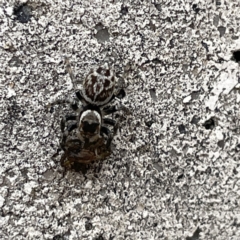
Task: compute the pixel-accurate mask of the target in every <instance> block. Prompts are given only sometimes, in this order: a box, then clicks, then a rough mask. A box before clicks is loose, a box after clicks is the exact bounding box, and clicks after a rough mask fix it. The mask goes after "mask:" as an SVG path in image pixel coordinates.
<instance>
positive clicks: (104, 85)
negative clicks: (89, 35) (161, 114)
mask: <svg viewBox="0 0 240 240" xmlns="http://www.w3.org/2000/svg"><path fill="white" fill-rule="evenodd" d="M119 93H120V94H118V95H116V94H115V76H114V73H113V70H110V69H109V68H108V65H107V64H105V65H104V66H101V67H98V68H97V69H95V70H92V71H90V73H89V74H88V75H87V77H86V78H85V80H84V82H83V89H82V90H81V91H78V92H77V93H76V96H77V98H78V100H79V101H80V102H81V105H80V106H79V104H77V103H73V104H72V108H73V110H75V111H76V112H77V114H74V115H69V116H67V117H66V119H65V120H62V123H61V129H62V132H63V138H62V142H61V147H62V149H63V150H64V155H63V157H62V160H61V161H62V164H63V166H65V167H66V166H67V167H68V166H69V165H72V164H74V163H76V162H78V163H90V162H92V161H96V160H100V159H103V158H105V157H106V156H109V155H110V153H111V149H110V147H111V141H112V139H113V136H114V134H115V133H116V130H117V127H118V124H116V122H115V121H114V120H113V119H110V118H106V116H107V115H109V114H111V113H114V112H116V111H118V110H119V108H117V107H116V106H114V105H112V106H109V105H108V103H110V102H111V100H113V99H114V98H115V97H119V98H120V97H123V96H125V92H124V91H123V90H122V89H121V91H119ZM66 121H71V124H68V126H66V124H65V123H66ZM106 125H111V126H112V127H113V130H110V129H109V128H108V127H107V126H106ZM73 130H75V131H76V134H75V137H74V138H72V136H71V137H70V132H72V131H73Z"/></svg>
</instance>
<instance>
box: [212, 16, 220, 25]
mask: <svg viewBox="0 0 240 240" xmlns="http://www.w3.org/2000/svg"><path fill="white" fill-rule="evenodd" d="M218 23H219V16H218V15H215V16H214V17H213V25H214V26H215V27H217V26H218Z"/></svg>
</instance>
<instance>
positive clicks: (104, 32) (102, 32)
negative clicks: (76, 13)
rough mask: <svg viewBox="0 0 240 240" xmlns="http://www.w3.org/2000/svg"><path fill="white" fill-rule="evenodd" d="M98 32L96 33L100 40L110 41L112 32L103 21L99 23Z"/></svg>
mask: <svg viewBox="0 0 240 240" xmlns="http://www.w3.org/2000/svg"><path fill="white" fill-rule="evenodd" d="M95 28H96V29H97V31H98V32H97V33H96V35H95V37H96V39H97V40H98V42H106V41H109V38H110V34H109V32H108V29H107V28H105V27H104V26H103V25H102V24H101V23H99V24H97V25H96V27H95Z"/></svg>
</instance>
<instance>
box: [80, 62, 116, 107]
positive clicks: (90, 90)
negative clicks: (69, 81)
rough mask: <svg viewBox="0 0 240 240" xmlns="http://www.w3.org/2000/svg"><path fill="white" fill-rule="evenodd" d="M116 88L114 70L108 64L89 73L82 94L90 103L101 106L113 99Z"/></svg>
mask: <svg viewBox="0 0 240 240" xmlns="http://www.w3.org/2000/svg"><path fill="white" fill-rule="evenodd" d="M114 89H115V77H114V72H113V70H111V69H109V67H108V65H107V64H106V65H104V66H101V67H98V68H97V69H94V70H92V71H91V72H90V73H89V74H88V75H87V77H86V78H85V80H84V82H83V89H82V94H83V97H84V99H85V100H86V101H87V102H88V103H91V104H94V105H97V106H101V105H104V104H106V103H108V102H109V101H110V100H111V98H112V96H113V93H114Z"/></svg>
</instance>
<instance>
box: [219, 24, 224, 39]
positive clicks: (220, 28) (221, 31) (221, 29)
mask: <svg viewBox="0 0 240 240" xmlns="http://www.w3.org/2000/svg"><path fill="white" fill-rule="evenodd" d="M218 31H219V33H220V37H222V36H223V35H224V34H225V32H226V28H225V27H223V26H220V27H218Z"/></svg>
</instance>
